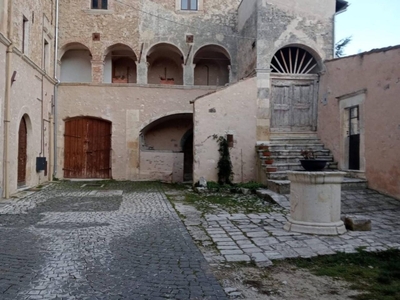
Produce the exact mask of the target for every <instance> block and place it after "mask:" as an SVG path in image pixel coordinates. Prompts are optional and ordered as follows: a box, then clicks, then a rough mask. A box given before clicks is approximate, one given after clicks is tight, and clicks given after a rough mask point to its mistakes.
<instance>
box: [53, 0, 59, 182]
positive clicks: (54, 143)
mask: <svg viewBox="0 0 400 300" xmlns="http://www.w3.org/2000/svg"><path fill="white" fill-rule="evenodd" d="M58 17H59V0H56V20H55V22H56V24H55V25H56V26H55V34H54V36H55V43H54V79H56V81H57V83H56V84H55V85H54V102H53V116H54V130H53V134H54V136H53V140H54V141H53V145H54V148H53V154H54V155H53V156H54V157H53V158H54V159H53V174H52V176H53V178H54V177H57V125H58V118H57V108H58V105H57V98H58V97H57V96H58V85H59V84H60V80H58V78H57V73H58Z"/></svg>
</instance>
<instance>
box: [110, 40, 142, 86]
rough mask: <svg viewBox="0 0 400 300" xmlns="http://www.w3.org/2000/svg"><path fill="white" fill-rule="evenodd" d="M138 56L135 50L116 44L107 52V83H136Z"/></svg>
mask: <svg viewBox="0 0 400 300" xmlns="http://www.w3.org/2000/svg"><path fill="white" fill-rule="evenodd" d="M136 60H137V59H136V55H135V53H134V52H133V50H132V49H131V48H130V47H128V46H126V45H123V44H116V45H113V46H111V47H109V48H108V49H107V51H106V57H105V60H104V76H103V82H105V83H136V78H137V70H136V62H135V61H136Z"/></svg>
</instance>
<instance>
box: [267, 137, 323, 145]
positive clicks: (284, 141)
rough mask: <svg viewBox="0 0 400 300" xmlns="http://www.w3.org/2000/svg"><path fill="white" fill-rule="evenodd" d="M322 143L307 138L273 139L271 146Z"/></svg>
mask: <svg viewBox="0 0 400 300" xmlns="http://www.w3.org/2000/svg"><path fill="white" fill-rule="evenodd" d="M315 143H320V140H319V139H318V138H315V137H309V138H307V137H305V138H291V139H285V138H272V139H271V141H270V144H271V145H273V144H315Z"/></svg>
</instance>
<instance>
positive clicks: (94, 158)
mask: <svg viewBox="0 0 400 300" xmlns="http://www.w3.org/2000/svg"><path fill="white" fill-rule="evenodd" d="M64 141H65V143H64V177H65V178H110V177H111V164H110V153H111V123H110V122H108V121H105V120H101V119H96V118H90V117H81V118H73V119H70V120H67V121H66V122H65V134H64Z"/></svg>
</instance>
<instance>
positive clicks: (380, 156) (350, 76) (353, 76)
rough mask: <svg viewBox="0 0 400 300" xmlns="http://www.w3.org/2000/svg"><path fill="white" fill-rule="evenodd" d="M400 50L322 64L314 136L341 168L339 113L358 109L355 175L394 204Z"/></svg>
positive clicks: (399, 176)
mask: <svg viewBox="0 0 400 300" xmlns="http://www.w3.org/2000/svg"><path fill="white" fill-rule="evenodd" d="M399 94H400V47H399V46H397V47H394V48H387V49H381V50H376V51H372V52H367V53H361V54H358V55H354V56H350V57H346V58H342V59H336V60H331V61H327V62H326V73H325V74H324V75H323V76H322V77H321V89H320V95H319V100H320V101H319V102H320V103H319V110H318V115H319V118H318V120H319V122H318V134H319V137H320V138H321V140H322V141H323V143H324V144H325V146H326V147H327V148H329V149H330V150H331V151H332V153H333V155H334V158H335V160H336V161H338V162H339V167H340V168H341V169H344V170H346V169H348V165H347V164H346V156H347V152H348V150H347V146H346V137H347V132H346V129H345V126H346V124H344V123H345V119H344V118H345V113H346V112H345V108H346V107H349V106H353V105H359V107H360V126H361V128H360V131H361V153H362V155H361V171H360V172H355V174H356V175H358V176H361V177H363V176H365V177H366V179H367V180H368V186H369V187H371V188H372V189H376V190H378V191H380V192H382V193H385V194H388V195H391V196H393V197H396V198H398V199H400V184H399V183H400V167H399V166H400V156H399V155H398V149H399V147H400V121H399V112H400V102H399V96H398V95H399Z"/></svg>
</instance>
